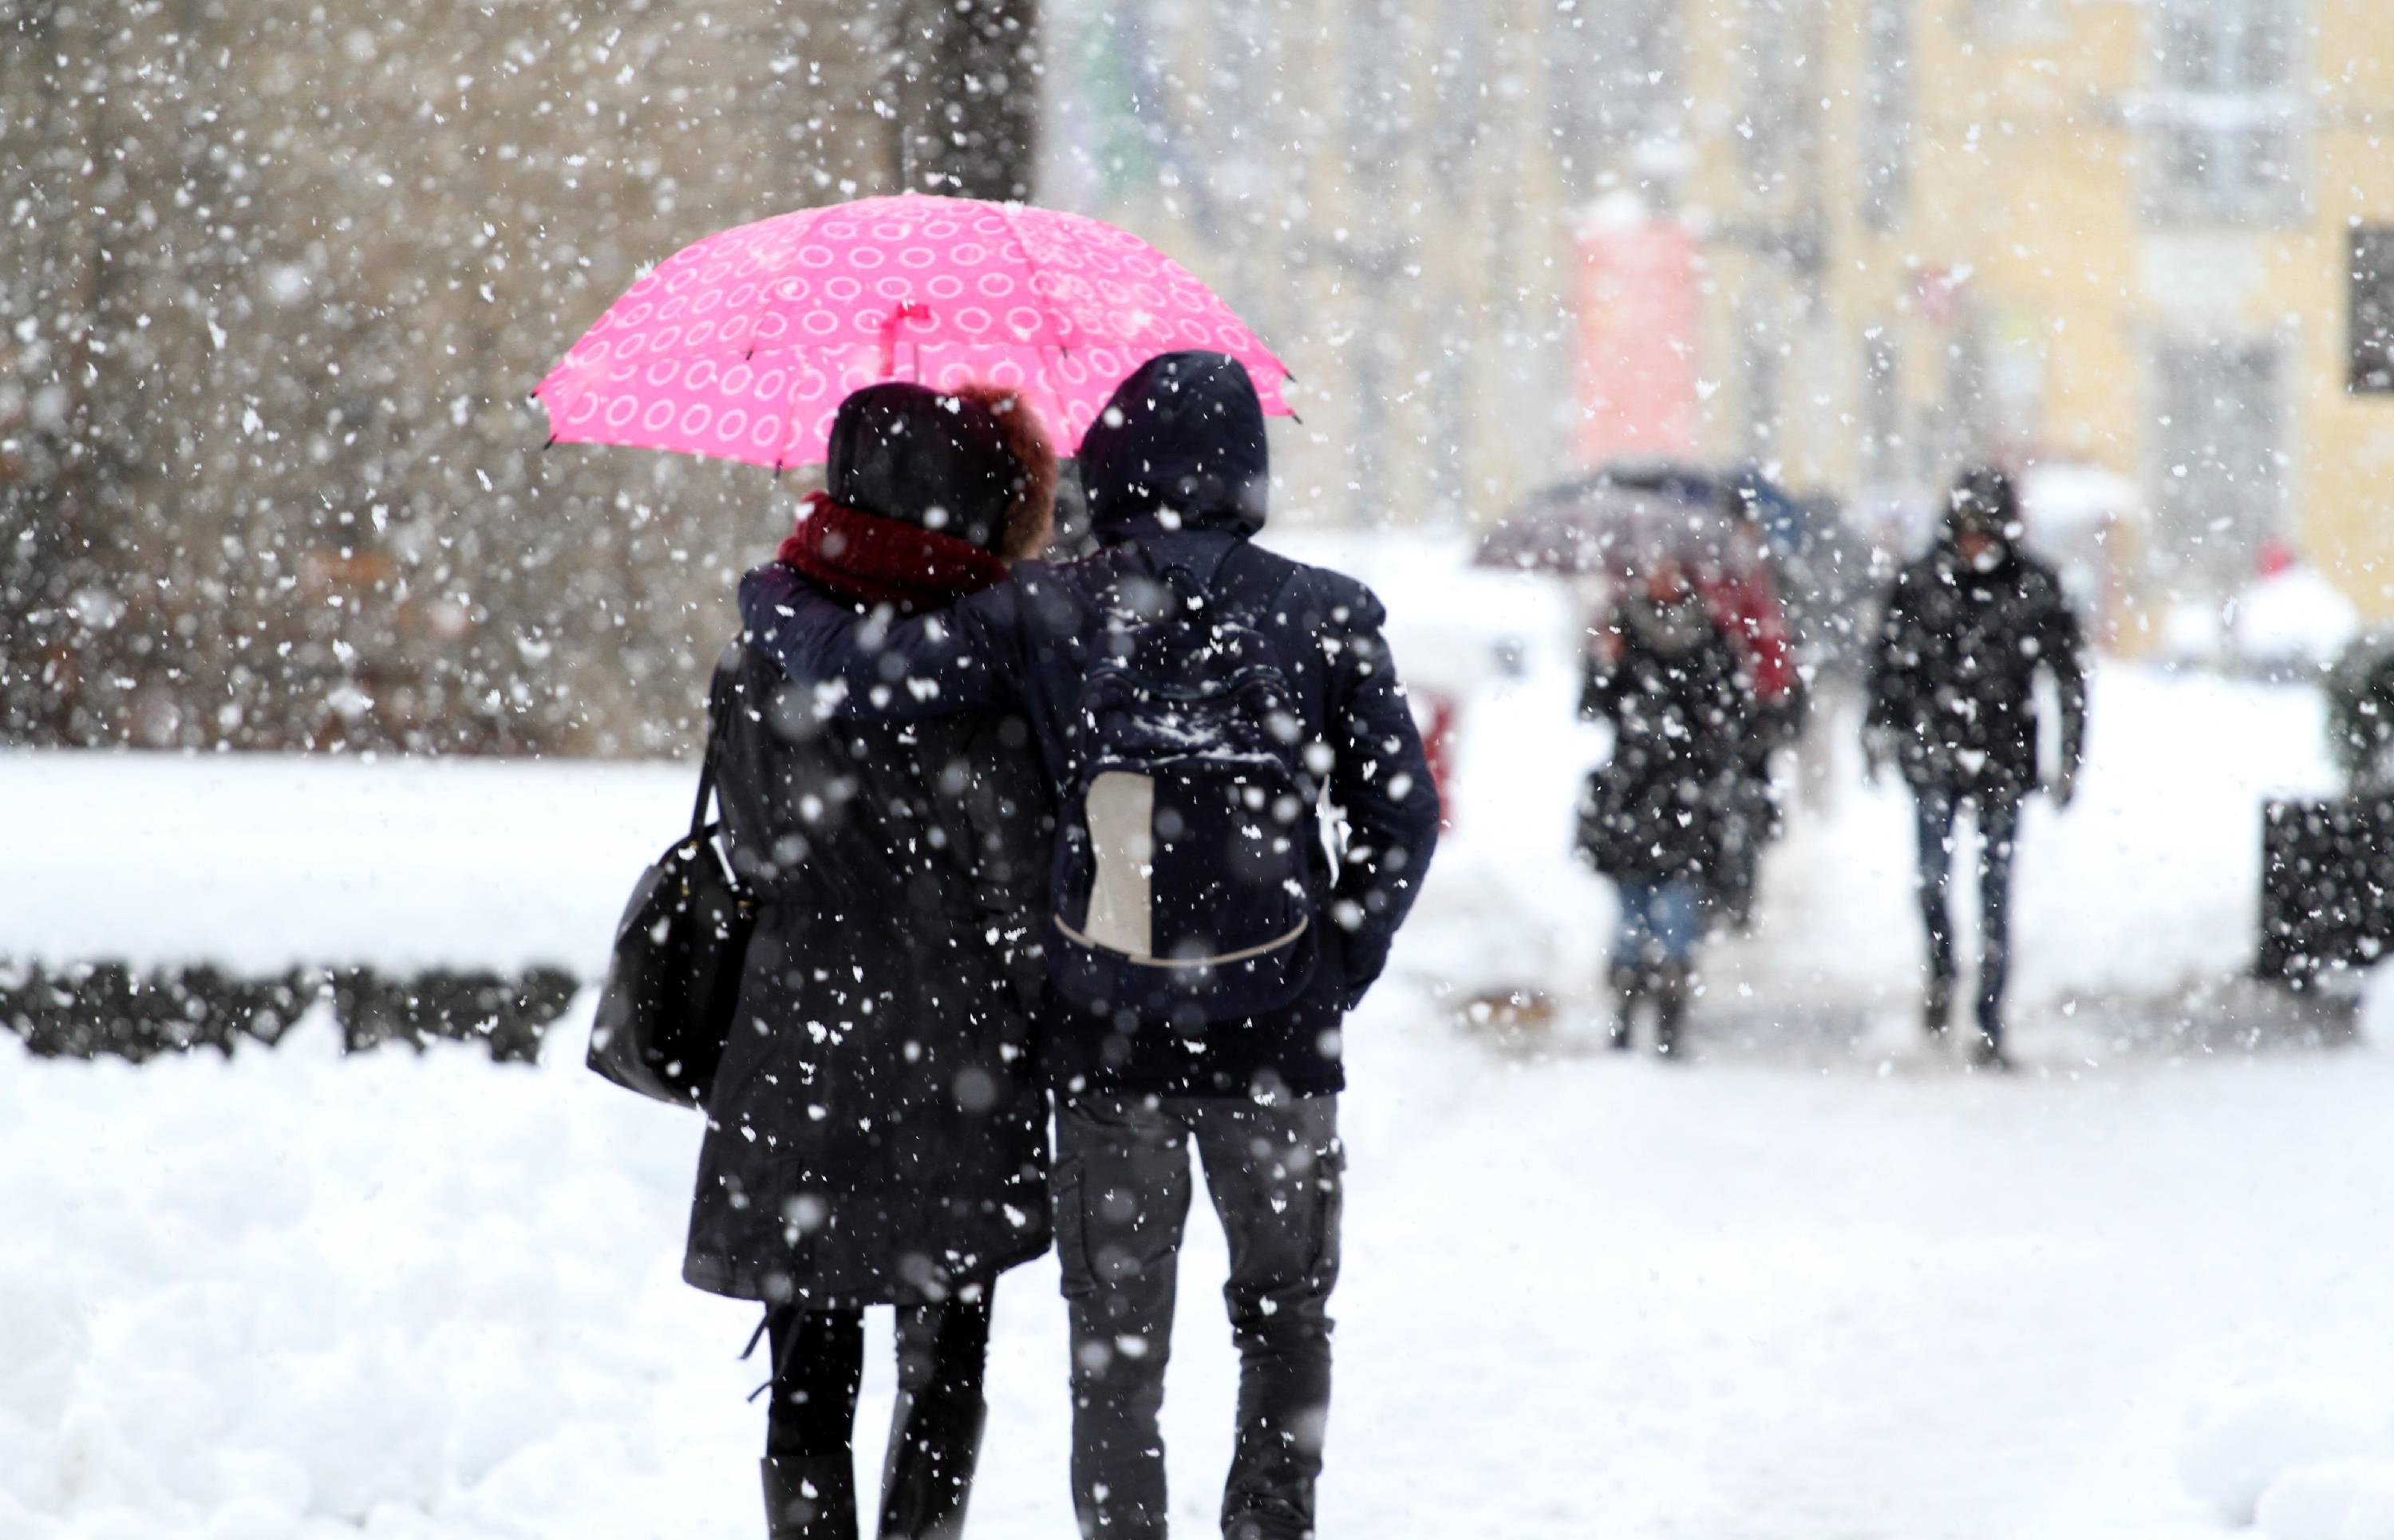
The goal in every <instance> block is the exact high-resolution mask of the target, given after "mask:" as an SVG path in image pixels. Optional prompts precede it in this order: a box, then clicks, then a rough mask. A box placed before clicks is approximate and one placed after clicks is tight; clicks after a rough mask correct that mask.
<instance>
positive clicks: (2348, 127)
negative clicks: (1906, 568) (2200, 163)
mask: <svg viewBox="0 0 2394 1540" xmlns="http://www.w3.org/2000/svg"><path fill="white" fill-rule="evenodd" d="M1787 3H1788V4H1789V5H1790V6H1791V7H1795V8H1798V9H1800V8H1801V7H1803V6H1805V5H1806V4H1809V5H1810V6H1811V7H1812V10H1811V11H1810V13H1809V20H1806V21H1805V22H1803V23H1802V24H1803V25H1806V26H1809V28H1810V29H1811V34H1812V36H1813V37H1815V38H1816V39H1817V43H1818V46H1817V51H1815V52H1813V53H1812V54H1811V55H1810V56H1809V58H1808V59H1807V63H1806V68H1807V70H1808V71H1809V75H1808V80H1807V84H1808V86H1809V91H1808V100H1810V101H1812V102H1815V103H1819V102H1822V101H1825V106H1824V107H1822V108H1820V110H1819V112H1818V114H1817V123H1816V125H1814V128H1813V130H1812V132H1813V135H1814V136H1815V138H1814V141H1813V142H1812V143H1810V145H1809V150H1808V153H1807V155H1806V156H1805V159H1804V165H1805V166H1806V167H1807V169H1808V173H1810V174H1812V175H1813V179H1814V181H1815V182H1816V183H1817V187H1818V190H1819V194H1820V204H1819V206H1820V209H1821V213H1822V219H1823V226H1824V229H1825V230H1826V232H1827V239H1826V250H1827V260H1826V263H1825V265H1824V269H1823V270H1822V274H1821V276H1820V278H1819V280H1818V282H1817V283H1808V282H1806V281H1805V280H1804V279H1802V278H1801V276H1800V275H1797V274H1795V273H1793V272H1791V271H1790V270H1789V269H1788V268H1787V266H1786V265H1785V264H1783V263H1775V262H1772V261H1769V260H1765V259H1760V258H1757V257H1754V256H1752V255H1750V254H1749V253H1748V252H1746V251H1744V250H1742V249H1739V246H1738V244H1737V243H1736V242H1735V241H1734V240H1733V239H1731V238H1730V237H1728V236H1725V235H1722V234H1719V233H1717V234H1716V236H1715V238H1714V239H1713V240H1712V241H1711V243H1710V244H1709V246H1708V257H1709V260H1710V267H1711V271H1712V275H1713V277H1714V279H1715V281H1716V282H1715V285H1714V289H1713V292H1712V296H1711V298H1712V304H1711V313H1710V315H1709V317H1708V320H1707V323H1706V327H1705V333H1704V336H1703V339H1702V343H1703V350H1704V359H1705V363H1704V372H1705V374H1706V375H1708V376H1710V377H1712V378H1715V379H1718V380H1721V381H1723V382H1724V384H1725V387H1726V388H1723V389H1721V390H1720V391H1719V392H1718V393H1717V394H1716V395H1715V396H1714V398H1713V399H1712V402H1711V408H1712V410H1711V412H1710V415H1709V423H1710V426H1709V431H1710V433H1711V435H1712V442H1711V445H1710V447H1711V449H1712V450H1713V452H1714V453H1716V454H1721V455H1731V454H1736V453H1737V452H1738V451H1739V449H1740V448H1741V446H1742V444H1743V440H1744V438H1745V436H1746V426H1745V425H1746V418H1747V414H1748V410H1749V407H1748V403H1747V401H1745V399H1744V397H1743V392H1742V389H1741V388H1740V387H1741V383H1742V382H1741V380H1740V378H1739V368H1738V359H1737V349H1738V347H1739V342H1738V336H1737V333H1736V330H1735V325H1736V320H1735V318H1736V316H1737V314H1738V312H1739V309H1740V308H1741V307H1742V306H1743V307H1752V306H1754V305H1756V303H1757V302H1766V303H1767V302H1769V301H1770V300H1772V299H1776V300H1777V301H1778V303H1780V304H1781V305H1782V307H1786V308H1785V309H1782V312H1781V313H1782V314H1784V315H1787V316H1789V317H1791V318H1792V319H1791V320H1790V321H1789V323H1788V325H1787V329H1786V333H1785V338H1784V340H1785V344H1786V349H1787V358H1786V362H1785V366H1784V368H1783V370H1782V391H1781V396H1780V400H1781V402H1782V409H1781V415H1780V430H1779V432H1778V434H1777V435H1776V439H1775V441H1774V445H1773V448H1774V451H1775V455H1776V458H1777V459H1778V461H1779V463H1780V467H1781V468H1782V472H1783V474H1784V475H1785V476H1786V478H1787V479H1788V480H1791V481H1794V482H1795V483H1797V484H1817V485H1821V486H1824V487H1826V488H1828V489H1830V490H1834V491H1837V492H1841V493H1845V494H1848V495H1851V494H1856V493H1858V492H1860V491H1861V490H1863V489H1862V488H1861V481H1862V479H1863V474H1864V467H1863V466H1862V464H1861V438H1862V434H1861V423H1862V414H1863V411H1864V389H1863V378H1862V375H1863V362H1862V360H1863V343H1862V336H1863V332H1864V328H1865V327H1867V326H1870V325H1873V324H1878V323H1882V322H1885V323H1891V324H1892V325H1893V327H1894V329H1895V339H1896V342H1897V345H1898V348H1899V350H1900V352H1901V371H1900V375H1901V380H1900V393H1901V399H1902V402H1903V418H1904V422H1905V426H1906V428H1907V430H1908V436H1909V437H1911V438H1912V439H1913V443H1912V444H1911V445H1909V446H1908V451H1909V453H1908V454H1907V455H1906V456H1905V458H1906V460H1907V462H1908V463H1909V464H1910V465H1911V466H1912V467H1913V468H1914V475H1913V476H1911V477H1910V478H1908V480H1911V481H1912V482H1913V483H1914V484H1913V485H1912V486H1910V487H1909V488H1908V489H1907V490H1908V491H1909V492H1911V493H1912V494H1914V495H1919V494H1923V493H1925V492H1927V491H1928V490H1929V489H1930V488H1932V487H1933V486H1934V485H1935V484H1936V482H1937V481H1939V480H1942V478H1943V477H1944V476H1945V475H1948V474H1950V472H1951V470H1952V469H1953V466H1952V464H1951V463H1950V461H1951V460H1952V459H1953V458H1957V457H1958V456H1959V455H1960V454H1964V453H1992V454H1998V455H2001V456H2003V457H2006V458H2007V459H2010V460H2013V461H2015V462H2025V461H2030V460H2034V459H2040V458H2067V459H2076V460H2084V461H2088V462H2091V463H2094V464H2097V465H2100V466H2102V467H2107V468H2109V469H2111V470H2114V471H2117V472H2120V473H2122V474H2123V475H2125V476H2127V477H2129V478H2131V479H2132V480H2135V481H2137V482H2138V484H2139V485H2141V486H2145V487H2147V488H2148V489H2150V488H2151V485H2152V484H2153V481H2154V479H2155V478H2156V477H2159V476H2162V475H2165V474H2167V470H2166V467H2159V466H2157V465H2155V464H2154V463H2153V461H2154V460H2155V459H2156V458H2157V456H2158V454H2159V450H2158V446H2157V444H2156V442H2155V441H2154V438H2153V434H2152V428H2151V418H2152V416H2153V415H2154V413H2155V412H2156V411H2157V409H2158V408H2157V406H2156V404H2155V388H2154V380H2153V379H2152V377H2151V374H2152V369H2153V364H2152V362H2151V359H2152V354H2153V348H2154V346H2155V344H2156V342H2157V341H2159V340H2160V339H2162V338H2164V337H2169V336H2182V337H2193V336H2216V337H2220V338H2255V339H2257V338H2264V337H2276V338H2280V339H2282V340H2284V341H2285V342H2286V343H2288V344H2289V349H2288V353H2287V358H2286V368H2287V370H2288V371H2289V375H2290V378H2289V382H2288V387H2287V395H2288V400H2287V401H2286V403H2285V407H2284V411H2285V421H2286V427H2285V431H2284V434H2283V438H2282V448H2283V450H2284V453H2285V454H2286V455H2287V456H2288V458H2289V461H2290V464H2289V465H2288V466H2287V467H2286V469H2285V470H2284V473H2283V478H2282V486H2283V507H2284V508H2285V512H2286V519H2287V526H2286V528H2285V531H2284V533H2287V534H2288V535H2290V536H2291V537H2292V538H2293V539H2294V540H2295V543H2296V544H2297V545H2298V546H2301V547H2303V548H2304V549H2306V550H2307V551H2308V552H2309V553H2310V554H2311V555H2312V556H2314V557H2315V558H2316V559H2319V560H2321V561H2322V562H2323V563H2324V564H2326V565H2327V566H2328V568H2329V570H2330V571H2331V572H2332V573H2334V574H2335V576H2336V577H2337V578H2338V580H2339V581H2340V582H2342V583H2343V585H2344V586H2346V587H2347V588H2348V590H2349V591H2350V592H2351V594H2352V596H2353V597H2354V599H2356V600H2357V601H2358V602H2360V603H2361V606H2362V607H2363V609H2364V610H2366V611H2368V612H2371V613H2373V614H2375V615H2394V492H2389V491H2388V490H2387V489H2388V488H2389V487H2394V400H2388V399H2387V398H2383V397H2379V398H2361V399H2353V398H2350V397H2348V396H2347V394H2346V392H2345V388H2344V381H2345V349H2346V346H2347V338H2346V319H2347V318H2346V306H2347V293H2346V285H2347V278H2346V271H2345V270H2346V264H2347V248H2348V235H2347V229H2348V225H2349V224H2350V223H2353V222H2356V221H2358V222H2379V223H2386V222H2394V142H2389V140H2390V139H2394V18H2389V16H2388V15H2387V11H2386V8H2385V0H2311V7H2310V11H2309V20H2310V22H2311V24H2312V33H2311V37H2310V40H2309V46H2308V49H2307V51H2306V54H2305V56H2304V57H2303V58H2302V59H2300V61H2299V64H2298V69H2299V70H2300V71H2302V72H2306V74H2307V77H2308V79H2309V83H2310V89H2309V91H2308V92H2307V93H2306V98H2307V99H2308V100H2309V102H2310V103H2312V111H2311V113H2310V119H2309V127H2308V129H2307V131H2306V133H2305V134H2304V136H2303V141H2302V154H2301V156H2300V160H2299V163H2298V164H2300V165H2303V166H2304V168H2305V178H2306V190H2307V194H2308V200H2307V207H2306V209H2305V211H2304V212H2303V214H2302V215H2301V216H2300V217H2298V218H2296V219H2295V220H2294V221H2292V222H2291V223H2288V224H2285V225H2282V226H2280V227H2276V228H2270V229H2267V230H2249V231H2247V230H2225V231H2205V230H2166V229H2161V228H2157V227H2155V226H2154V225H2152V224H2151V223H2150V222H2149V221H2148V220H2147V219H2146V217H2144V215H2143V212H2142V207H2141V203H2140V198H2139V187H2140V184H2139V169H2138V155H2139V151H2141V150H2142V149H2143V144H2142V142H2141V139H2140V136H2139V135H2138V132H2137V131H2136V129H2135V128H2134V127H2133V126H2132V114H2133V112H2134V111H2135V108H2136V105H2137V102H2138V96H2139V93H2140V92H2141V91H2142V90H2143V89H2144V88H2145V87H2146V86H2147V85H2148V81H2147V79H2146V74H2145V72H2146V68H2147V59H2148V57H2149V44H2150V40H2149V39H2148V37H2147V35H2146V29H2147V26H2148V13H2147V9H2146V7H2141V6H2138V5H2132V4H2128V3H2125V0H2042V3H2041V4H2040V3H2038V0H2012V7H2013V13H2014V14H2015V16H2019V17H2022V18H2025V20H2023V21H2022V22H2021V24H2019V25H2016V26H2013V27H2010V28H2006V29H2000V30H1995V31H1992V32H1990V31H1974V28H1973V25H1972V22H1971V20H1969V13H1970V7H1968V6H1967V5H1966V0H1914V5H1913V8H1912V12H1911V26H1910V31H1911V41H1912V48H1913V59H1914V72H1913V88H1914V97H1913V102H1914V107H1913V113H1914V118H1913V121H1914V152H1913V163H1912V177H1911V195H1910V200H1909V204H1908V206H1907V207H1906V208H1905V210H1904V212H1903V217H1902V218H1901V221H1900V222H1899V223H1898V224H1897V225H1896V227H1895V228H1894V229H1893V230H1890V231H1888V232H1887V233H1885V234H1883V235H1882V234H1877V233H1874V232H1873V231H1872V230H1869V229H1868V228H1866V227H1865V225H1864V224H1863V223H1862V221H1861V208H1860V187H1861V165H1860V139H1861V135H1860V130H1861V124H1862V104H1861V91H1862V86H1863V82H1864V80H1865V79H1866V74H1865V60H1866V56H1867V51H1868V45H1867V39H1866V35H1865V30H1864V23H1865V16H1866V14H1867V0H1787ZM1687 15H1688V18H1689V23H1690V33H1689V41H1690V92H1691V94H1692V96H1693V98H1694V107H1693V110H1692V121H1691V125H1690V126H1691V128H1692V130H1693V132H1694V138H1695V142H1696V144H1697V147H1698V151H1699V162H1698V165H1697V168H1696V170H1695V172H1694V174H1693V175H1692V176H1691V178H1690V181H1689V184H1688V198H1687V204H1688V212H1689V213H1690V217H1693V218H1694V219H1695V220H1696V221H1697V222H1698V225H1699V228H1700V229H1703V228H1710V229H1712V230H1715V231H1716V232H1720V231H1723V230H1734V228H1735V227H1736V226H1737V225H1739V224H1741V223H1747V224H1751V223H1753V222H1755V221H1756V220H1760V221H1764V222H1769V221H1770V220H1772V219H1774V218H1777V219H1784V218H1785V217H1787V214H1788V210H1789V207H1790V202H1789V195H1788V194H1789V190H1787V189H1780V190H1756V189H1755V188H1753V187H1752V186H1750V185H1749V184H1748V180H1747V178H1745V177H1744V176H1743V171H1742V168H1741V164H1740V161H1741V157H1740V145H1739V139H1738V138H1737V137H1736V135H1735V133H1734V131H1733V129H1734V125H1735V123H1736V122H1737V113H1738V107H1739V103H1740V101H1741V97H1740V94H1739V92H1740V84H1739V83H1740V74H1739V71H1740V68H1741V65H1740V60H1741V59H1742V58H1743V46H1744V43H1745V35H1744V32H1743V29H1744V27H1745V26H1746V23H1747V17H1746V13H1745V9H1744V7H1743V4H1742V3H1741V0H1690V6H1689V7H1688V11H1687ZM1940 270H1941V271H1946V272H1961V271H1966V272H1967V274H1968V277H1967V279H1966V281H1965V282H1964V283H1961V284H1960V285H1959V287H1958V289H1957V291H1956V292H1957V296H1959V298H1960V299H1961V300H1962V301H1963V304H1964V305H1965V307H1966V309H1967V311H1968V313H1970V314H1974V315H1975V317H1976V319H1977V322H1978V327H1977V330H1978V333H1979V335H1980V337H1981V338H1983V339H1984V342H1985V344H1986V350H1987V356H1988V359H1989V363H1990V374H1989V385H1990V392H1989V393H1990V396H1991V398H1992V399H1991V401H1990V403H1989V404H1990V410H1989V412H1988V413H1987V414H1986V416H1987V420H1986V421H1985V422H1984V423H1982V424H1981V428H1982V429H1983V431H1982V432H1981V433H1980V436H1979V437H1978V438H1977V439H1976V440H1975V441H1972V442H1969V443H1961V442H1951V443H1948V442H1945V441H1937V440H1936V439H1935V434H1934V431H1933V429H1934V427H1935V424H1936V419H1937V403H1938V398H1939V396H1940V392H1941V390H1942V389H1943V375H1944V368H1945V355H1946V354H1947V352H1948V350H1949V349H1951V348H1952V347H1953V346H1954V345H1955V344H1956V343H1958V342H1959V341H1960V340H1961V337H1962V331H1963V328H1962V327H1961V325H1960V324H1959V322H1958V317H1957V319H1956V320H1955V321H1952V322H1940V321H1938V320H1937V319H1935V318H1933V317H1932V316H1931V315H1929V314H1928V313H1927V307H1925V306H1924V305H1923V303H1922V296H1921V292H1920V291H1921V283H1920V280H1921V276H1922V275H1923V274H1924V273H1931V272H1936V271H1940ZM2006 380H2008V381H2012V382H2015V383H2016V384H2017V385H2019V386H2021V387H2024V388H2018V389H2014V390H2011V391H2008V392H2007V391H2006V388H2004V385H2003V382H2004V381H2006ZM2007 400H2016V401H2018V402H2019V411H2018V413H2017V415H2016V417H2015V419H2014V420H2006V415H2005V413H2004V412H2003V411H2001V410H2000V409H1999V408H2000V406H2001V404H2002V403H2003V402H2004V401H2007ZM1924 430H1927V431H1929V433H1930V437H1931V440H1932V442H1931V443H1929V444H1928V445H1927V446H1926V447H1924V446H1923V445H1922V444H1921V443H1920V441H1919V440H1920V436H1921V434H1922V432H1923V431H1924ZM1940 450H1941V451H1946V453H1942V454H1940V453H1938V452H1939V451H1940Z"/></svg>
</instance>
